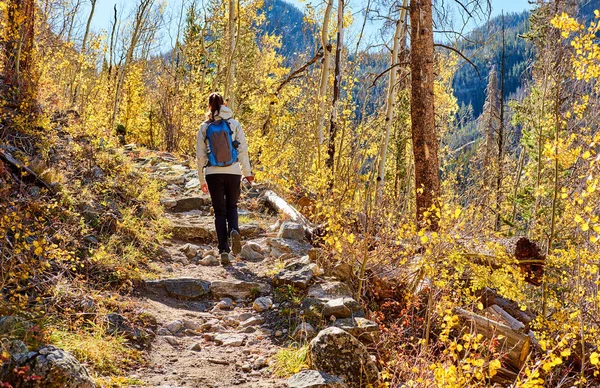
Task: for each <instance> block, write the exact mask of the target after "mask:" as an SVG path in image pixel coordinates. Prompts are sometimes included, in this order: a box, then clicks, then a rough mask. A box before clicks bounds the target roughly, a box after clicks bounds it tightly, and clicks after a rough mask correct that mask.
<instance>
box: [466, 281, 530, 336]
mask: <svg viewBox="0 0 600 388" xmlns="http://www.w3.org/2000/svg"><path fill="white" fill-rule="evenodd" d="M477 296H479V299H480V301H481V303H482V304H483V307H484V308H488V307H490V306H493V305H496V306H498V307H500V308H502V310H504V311H505V312H506V313H507V314H508V315H510V316H511V317H512V318H514V319H516V320H517V321H519V322H521V323H522V324H523V325H524V326H525V327H524V329H523V330H524V331H525V332H527V331H528V330H529V325H530V324H531V321H533V319H534V318H535V317H534V316H533V315H531V314H530V313H529V312H528V311H523V310H521V307H520V306H519V304H518V303H517V302H515V301H512V300H510V299H506V298H504V297H502V296H500V295H499V294H498V293H497V292H496V291H494V290H492V289H491V288H487V287H486V288H483V289H481V290H479V291H478V292H477Z"/></svg>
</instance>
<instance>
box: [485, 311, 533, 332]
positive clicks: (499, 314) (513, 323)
mask: <svg viewBox="0 0 600 388" xmlns="http://www.w3.org/2000/svg"><path fill="white" fill-rule="evenodd" d="M485 310H486V311H487V312H489V313H490V314H491V315H492V316H494V317H495V318H496V319H498V320H499V321H501V322H502V323H505V324H506V325H507V326H509V327H510V328H511V329H513V330H514V331H518V332H519V333H524V332H525V325H524V324H523V322H521V321H519V320H517V319H515V318H514V317H513V316H512V315H510V314H509V313H507V312H506V311H504V309H503V308H502V307H500V306H498V305H497V304H493V305H491V306H490V307H488V308H487V309H485Z"/></svg>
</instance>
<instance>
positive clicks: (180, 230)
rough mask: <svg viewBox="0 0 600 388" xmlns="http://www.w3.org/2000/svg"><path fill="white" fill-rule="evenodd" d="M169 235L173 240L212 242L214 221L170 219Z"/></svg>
mask: <svg viewBox="0 0 600 388" xmlns="http://www.w3.org/2000/svg"><path fill="white" fill-rule="evenodd" d="M167 218H168V219H169V220H170V221H171V233H172V234H173V238H176V239H179V240H186V241H202V242H213V241H214V240H215V233H214V229H215V227H214V221H213V218H212V217H193V218H192V217H185V218H183V217H179V218H177V217H172V215H168V216H167Z"/></svg>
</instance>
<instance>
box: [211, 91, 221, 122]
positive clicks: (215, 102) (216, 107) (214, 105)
mask: <svg viewBox="0 0 600 388" xmlns="http://www.w3.org/2000/svg"><path fill="white" fill-rule="evenodd" d="M223 102H224V100H223V96H221V95H220V94H219V93H216V92H215V93H211V94H210V96H208V106H209V109H210V112H208V120H209V121H215V116H216V115H217V114H218V113H219V112H220V111H221V106H222V105H223Z"/></svg>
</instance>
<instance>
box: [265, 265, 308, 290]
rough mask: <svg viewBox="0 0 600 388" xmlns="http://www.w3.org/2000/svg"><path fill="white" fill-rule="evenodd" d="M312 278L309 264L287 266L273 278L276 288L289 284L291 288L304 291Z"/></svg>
mask: <svg viewBox="0 0 600 388" xmlns="http://www.w3.org/2000/svg"><path fill="white" fill-rule="evenodd" d="M312 278H313V270H312V268H311V266H310V265H309V264H304V263H300V262H296V263H292V264H290V265H287V266H286V267H285V268H284V269H282V270H281V271H279V273H277V274H276V275H275V276H274V277H273V285H274V286H276V287H279V286H282V285H286V284H289V285H291V286H292V287H297V288H301V289H305V288H307V287H308V283H309V282H310V281H311V280H312Z"/></svg>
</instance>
